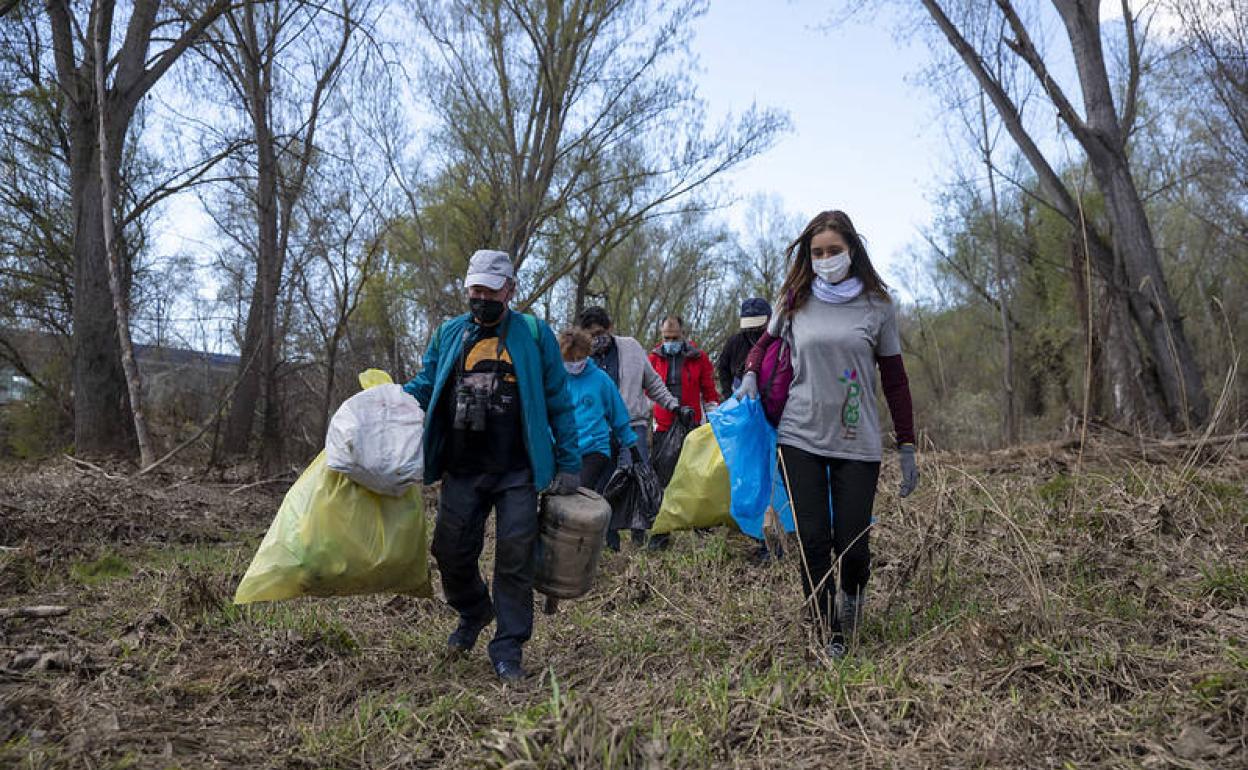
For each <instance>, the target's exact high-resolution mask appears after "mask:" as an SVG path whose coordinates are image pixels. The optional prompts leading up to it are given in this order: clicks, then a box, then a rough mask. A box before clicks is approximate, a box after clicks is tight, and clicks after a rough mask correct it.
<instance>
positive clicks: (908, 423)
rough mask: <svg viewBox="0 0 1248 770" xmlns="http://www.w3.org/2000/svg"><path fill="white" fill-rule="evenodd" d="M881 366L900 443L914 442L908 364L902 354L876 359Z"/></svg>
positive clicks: (889, 407)
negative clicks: (907, 372)
mask: <svg viewBox="0 0 1248 770" xmlns="http://www.w3.org/2000/svg"><path fill="white" fill-rule="evenodd" d="M875 362H876V364H877V365H878V366H879V367H880V384H881V385H882V386H883V388H884V398H885V400H887V401H888V411H889V412H890V413H891V414H892V415H893V430H894V431H895V432H896V433H897V443H898V444H913V443H914V407H913V405H912V404H911V402H910V380H909V379H907V377H906V365H905V364H903V363H902V362H901V355H895V356H883V357H882V358H877V359H875Z"/></svg>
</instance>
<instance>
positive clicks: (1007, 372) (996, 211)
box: [979, 89, 1018, 446]
mask: <svg viewBox="0 0 1248 770" xmlns="http://www.w3.org/2000/svg"><path fill="white" fill-rule="evenodd" d="M979 120H980V126H981V128H982V129H983V132H984V144H983V151H984V168H985V169H986V170H987V172H988V193H989V196H990V198H991V201H992V251H993V257H994V261H995V263H996V264H995V268H996V274H997V275H996V279H997V280H996V284H997V309H998V311H999V314H1000V316H1001V358H1002V366H1001V370H1002V371H1001V397H1002V399H1001V400H1002V404H1001V418H1002V419H1001V427H1002V437H1003V438H1004V439H1005V445H1006V446H1014V445H1015V444H1017V443H1018V410H1017V408H1016V407H1015V405H1014V330H1013V329H1012V328H1011V324H1010V305H1009V302H1010V300H1009V297H1008V296H1007V295H1006V291H1005V248H1004V246H1002V244H1001V207H1000V205H999V204H998V202H997V178H996V170H995V169H994V168H993V165H992V137H991V136H990V135H989V133H988V108H987V106H986V105H985V104H984V91H983V89H980V91H979Z"/></svg>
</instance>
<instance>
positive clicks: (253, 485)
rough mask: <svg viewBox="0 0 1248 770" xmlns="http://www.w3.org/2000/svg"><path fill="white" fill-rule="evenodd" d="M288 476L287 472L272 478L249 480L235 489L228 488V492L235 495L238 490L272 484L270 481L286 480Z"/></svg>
mask: <svg viewBox="0 0 1248 770" xmlns="http://www.w3.org/2000/svg"><path fill="white" fill-rule="evenodd" d="M288 476H290V474H289V473H283V474H282V475H280V476H274V477H273V478H271V479H263V480H261V481H253V482H251V483H250V484H244V485H242V486H241V487H237V488H236V489H231V490H230V492H229V494H230V495H236V494H238V493H239V492H242V491H244V490H247V489H254V488H255V487H262V486H264V485H265V484H272V483H274V482H277V481H285V480H286V478H287V477H288Z"/></svg>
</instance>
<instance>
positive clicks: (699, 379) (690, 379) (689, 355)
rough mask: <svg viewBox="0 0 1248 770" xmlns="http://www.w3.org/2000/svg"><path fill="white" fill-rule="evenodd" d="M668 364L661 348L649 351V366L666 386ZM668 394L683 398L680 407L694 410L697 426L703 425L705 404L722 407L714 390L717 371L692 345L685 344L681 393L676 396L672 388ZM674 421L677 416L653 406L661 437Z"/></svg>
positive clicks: (681, 363)
mask: <svg viewBox="0 0 1248 770" xmlns="http://www.w3.org/2000/svg"><path fill="white" fill-rule="evenodd" d="M669 360H670V359H669V358H668V357H667V356H666V355H664V354H663V346H662V345H658V346H656V347H655V348H654V349H653V350H651V351H650V365H651V366H653V367H654V370H655V371H656V372H658V373H659V376H660V377H662V378H663V382H667V368H668V363H669ZM668 390H671V391H672V395H676V396H678V397H679V398H680V405H681V406H689V407H693V419H694V422H695V423H701V422H702V404H703V402H705V403H707V404H718V403H719V393H718V392H716V390H715V367H714V365H713V364H711V359H710V358H709V357H708V356H707V355H706V354H705V353H703V352H702V351H701V350H698V349H697V348H696V347H694V346H693V345H692V344H691V343H689V342H686V343H685V352H684V353H682V354H681V362H680V393H676V392H675V389H674V388H672V387H670V386H669V387H668ZM674 418H675V415H673V414H672V413H671V412H669V411H667V410H666V409H664V408H663V407H661V406H659V405H658V404H655V405H654V420H655V422H656V423H657V424H656V425H655V430H656V431H658V432H659V433H663V432H664V431H666V430H667V429H668V428H670V427H672V420H673V419H674Z"/></svg>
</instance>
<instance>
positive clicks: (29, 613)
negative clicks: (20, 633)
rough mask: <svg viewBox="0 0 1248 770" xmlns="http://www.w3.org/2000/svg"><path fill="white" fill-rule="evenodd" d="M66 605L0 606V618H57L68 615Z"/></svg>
mask: <svg viewBox="0 0 1248 770" xmlns="http://www.w3.org/2000/svg"><path fill="white" fill-rule="evenodd" d="M68 614H69V608H68V607H58V606H56V605H50V604H49V605H41V606H36V607H11V608H6V607H0V619H7V618H59V617H60V616H61V615H68Z"/></svg>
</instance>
